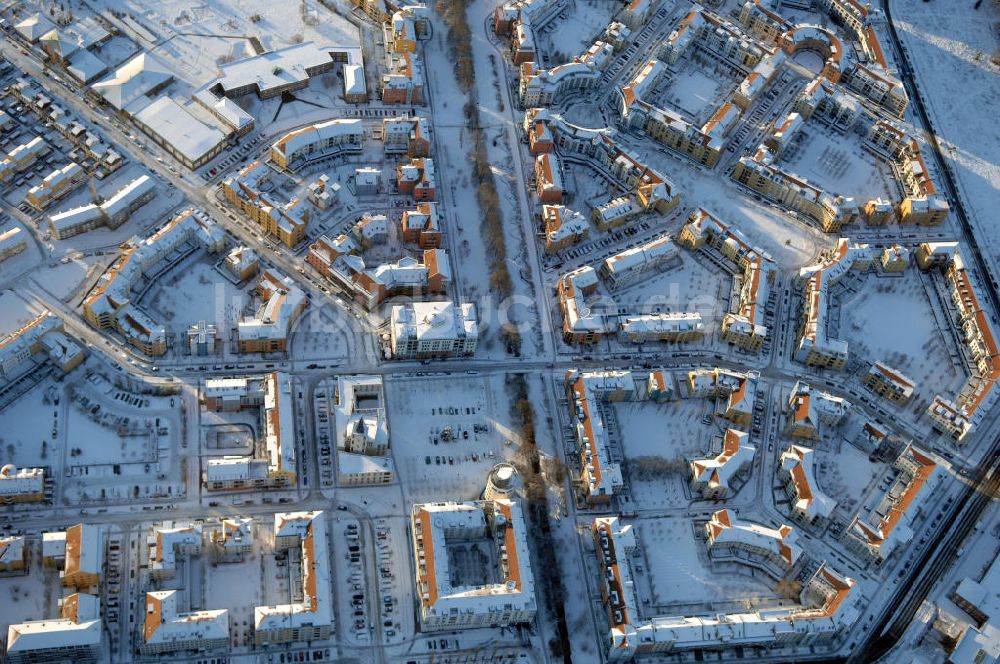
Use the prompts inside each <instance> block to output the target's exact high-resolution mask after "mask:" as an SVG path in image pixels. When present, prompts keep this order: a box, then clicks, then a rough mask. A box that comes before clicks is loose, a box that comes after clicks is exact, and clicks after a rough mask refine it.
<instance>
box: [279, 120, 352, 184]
mask: <svg viewBox="0 0 1000 664" xmlns="http://www.w3.org/2000/svg"><path fill="white" fill-rule="evenodd" d="M364 138H365V130H364V125H363V124H362V122H361V120H356V119H350V118H338V119H335V120H328V121H326V122H320V123H317V124H313V125H309V126H307V127H303V128H301V129H296V130H295V131H291V132H289V133H287V134H285V135H284V136H282V137H281V138H279V139H278V140H277V141H275V142H274V144H273V145H272V146H271V152H270V155H271V161H272V162H274V164H275V165H276V166H278V167H279V168H284V169H288V170H292V171H294V170H296V169H297V168H299V167H300V166H302V165H303V164H306V163H308V162H310V161H313V160H314V159H322V158H327V157H330V156H337V155H341V154H347V153H356V152H361V148H362V147H363V145H364Z"/></svg>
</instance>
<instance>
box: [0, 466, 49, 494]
mask: <svg viewBox="0 0 1000 664" xmlns="http://www.w3.org/2000/svg"><path fill="white" fill-rule="evenodd" d="M44 491H45V471H44V470H42V469H41V468H21V469H18V468H16V467H15V466H14V465H13V464H7V465H6V466H3V467H2V468H0V499H4V498H14V497H16V496H30V495H41V494H42V493H43V492H44Z"/></svg>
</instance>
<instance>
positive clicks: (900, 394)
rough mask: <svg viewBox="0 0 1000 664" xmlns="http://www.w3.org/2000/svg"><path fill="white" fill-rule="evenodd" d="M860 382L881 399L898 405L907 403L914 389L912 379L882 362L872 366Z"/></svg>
mask: <svg viewBox="0 0 1000 664" xmlns="http://www.w3.org/2000/svg"><path fill="white" fill-rule="evenodd" d="M861 382H862V383H864V384H865V387H867V388H868V389H870V390H871V391H872V392H874V393H875V394H877V395H878V396H880V397H881V398H883V399H888V400H889V401H891V402H893V403H895V404H898V405H902V404H905V403H906V402H907V401H909V400H910V397H912V396H913V390H914V389H915V388H916V383H914V382H913V379H912V378H909V377H907V376H906V374H904V373H903V372H901V371H898V370H896V369H893V368H892V367H890V366H889V365H887V364H884V363H882V362H875V363H874V364H872V366H871V367H870V368H869V369H868V373H866V374H865V375H864V377H863V378H862V379H861Z"/></svg>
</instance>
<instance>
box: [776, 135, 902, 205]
mask: <svg viewBox="0 0 1000 664" xmlns="http://www.w3.org/2000/svg"><path fill="white" fill-rule="evenodd" d="M782 162H783V163H784V164H785V165H786V166H787V168H788V170H790V171H792V172H794V173H796V174H798V175H801V176H802V177H804V178H806V179H807V180H809V182H811V183H813V184H814V185H816V186H818V187H820V188H821V189H824V190H826V191H828V192H830V193H831V194H841V195H843V196H853V197H854V198H856V199H857V200H858V201H859V202H862V203H863V202H864V201H867V200H870V199H873V198H878V197H880V196H881V197H883V198H887V199H893V198H895V197H896V196H895V194H894V193H893V192H894V191H895V184H894V183H893V182H892V181H891V179H890V178H889V176H888V174H887V172H886V171H885V169H883V168H881V167H880V165H879V164H878V162H876V160H875V159H874V157H872V156H871V155H869V154H868V153H867V152H864V151H863V150H862V149H861V145H860V142H859V140H858V137H857V136H841V135H839V134H834V133H832V132H830V131H829V130H827V129H825V128H824V127H822V126H819V125H811V126H807V127H806V128H805V129H803V130H802V133H801V134H800V135H799V136H798V138H797V139H796V145H795V146H793V147H790V148H789V149H788V150H787V151H786V152H784V153H782Z"/></svg>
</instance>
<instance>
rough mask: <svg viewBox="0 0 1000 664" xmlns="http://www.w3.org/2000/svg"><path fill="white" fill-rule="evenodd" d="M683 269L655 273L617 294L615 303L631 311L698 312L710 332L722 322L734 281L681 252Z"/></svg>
mask: <svg viewBox="0 0 1000 664" xmlns="http://www.w3.org/2000/svg"><path fill="white" fill-rule="evenodd" d="M678 255H679V258H680V261H681V266H680V267H679V268H675V269H669V268H668V269H665V270H662V271H653V272H650V273H649V274H648V276H647V277H646V278H644V279H642V280H640V281H639V282H637V283H636V284H633V285H631V286H629V287H626V288H624V289H622V290H619V291H615V292H614V293H613V295H612V297H613V298H614V300H615V301H616V302H617V303H618V304H619V305H620V306H621V307H623V308H624V309H625V310H627V311H636V312H639V311H642V312H646V313H652V312H661V311H664V312H678V311H687V312H691V311H694V312H698V313H700V314H701V316H702V320H703V321H704V323H705V326H706V328H714V324H715V323H717V322H719V321H721V320H722V315H723V313H724V310H725V307H726V303H727V302H728V301H729V291H730V288H731V286H732V281H733V280H732V277H731V276H730V275H729V274H727V273H725V272H723V271H721V270H717V269H712V268H710V267H706V266H705V265H703V264H701V263H700V262H698V261H697V260H695V259H694V258H693V257H692V256H691V255H690V254H688V253H686V252H683V251H681V252H680V253H679V254H678Z"/></svg>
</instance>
